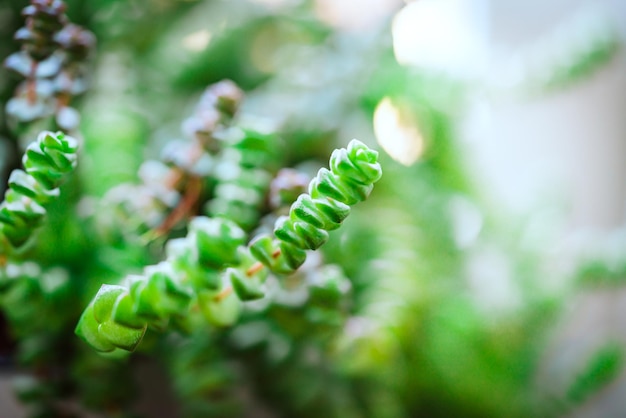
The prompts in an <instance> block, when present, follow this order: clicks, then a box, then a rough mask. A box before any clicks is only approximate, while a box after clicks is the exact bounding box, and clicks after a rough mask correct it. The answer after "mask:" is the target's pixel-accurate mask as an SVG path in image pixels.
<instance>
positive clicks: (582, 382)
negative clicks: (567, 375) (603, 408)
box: [566, 344, 624, 404]
mask: <svg viewBox="0 0 626 418" xmlns="http://www.w3.org/2000/svg"><path fill="white" fill-rule="evenodd" d="M623 358H624V353H623V349H622V347H621V346H620V345H619V344H609V345H607V346H605V347H603V348H602V349H600V350H598V351H597V352H596V353H595V354H594V355H593V357H592V358H591V359H590V360H589V362H588V363H587V365H586V366H585V368H584V369H583V370H581V372H580V373H579V374H578V376H576V379H575V381H574V382H573V383H572V385H571V386H570V387H569V389H568V391H567V394H566V398H567V400H568V401H570V402H572V403H574V404H580V403H582V402H584V401H585V400H586V399H587V398H588V397H590V396H591V395H593V394H594V393H596V392H597V391H598V390H599V389H601V388H602V387H604V386H605V385H607V384H609V383H610V382H611V381H613V380H614V379H615V378H616V377H617V375H618V374H619V373H620V372H621V369H622V364H623Z"/></svg>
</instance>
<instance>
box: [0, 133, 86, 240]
mask: <svg viewBox="0 0 626 418" xmlns="http://www.w3.org/2000/svg"><path fill="white" fill-rule="evenodd" d="M77 149H78V142H77V141H76V140H75V139H74V138H72V137H70V136H67V135H64V134H63V133H61V132H57V133H56V134H55V133H52V132H42V133H41V134H39V137H38V138H37V140H36V141H35V142H33V143H32V144H30V145H29V146H28V148H27V149H26V152H25V154H24V157H23V159H22V163H23V164H24V170H25V171H23V170H19V169H17V170H14V171H13V172H12V173H11V176H10V177H9V189H8V190H7V192H6V193H5V196H4V201H3V202H2V204H0V244H1V243H2V242H8V244H10V245H11V246H12V247H14V248H18V247H20V246H22V245H24V244H25V243H26V241H28V239H29V238H30V237H31V235H32V233H33V230H34V229H35V228H37V227H38V226H39V225H40V224H41V222H42V220H43V218H44V216H45V215H46V210H45V209H44V205H46V204H47V203H49V202H50V201H51V200H52V199H54V198H56V197H58V196H59V186H61V184H62V183H63V182H64V180H65V178H66V176H67V175H68V174H69V173H71V172H72V171H73V170H74V168H75V167H76V151H77ZM0 248H1V246H0Z"/></svg>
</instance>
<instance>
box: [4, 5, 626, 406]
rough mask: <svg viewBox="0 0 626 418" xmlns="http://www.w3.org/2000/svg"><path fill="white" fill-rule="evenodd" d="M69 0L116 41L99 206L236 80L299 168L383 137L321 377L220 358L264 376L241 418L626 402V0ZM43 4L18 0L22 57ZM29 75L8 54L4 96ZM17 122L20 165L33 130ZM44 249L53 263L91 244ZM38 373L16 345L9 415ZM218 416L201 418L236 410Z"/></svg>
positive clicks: (90, 181) (101, 76) (147, 388)
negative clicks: (30, 14)
mask: <svg viewBox="0 0 626 418" xmlns="http://www.w3.org/2000/svg"><path fill="white" fill-rule="evenodd" d="M67 4H68V16H70V18H71V19H72V20H73V21H74V22H76V23H79V24H81V25H84V26H86V27H87V28H89V29H90V30H92V31H93V32H94V33H95V35H96V37H97V39H98V48H97V54H96V56H95V57H94V64H93V72H92V74H91V77H90V78H91V89H90V91H89V92H88V93H87V94H85V95H84V96H83V97H82V98H81V99H80V101H79V102H78V103H77V105H76V107H77V108H78V109H79V110H80V112H81V114H82V123H81V132H82V135H83V137H84V149H83V154H84V155H83V156H82V159H81V168H80V170H81V171H80V175H81V187H82V189H81V190H82V193H83V194H84V197H83V198H82V199H81V200H80V202H79V203H78V204H79V207H80V208H83V209H84V208H89V207H91V206H90V205H92V204H93V202H97V201H100V200H102V199H103V197H104V196H105V195H106V192H107V191H108V190H109V189H111V188H112V187H114V186H115V185H117V184H119V183H122V182H136V181H137V170H138V168H139V166H140V164H141V162H142V161H143V160H144V159H146V158H154V157H155V156H157V155H158V153H159V150H160V149H161V148H163V146H164V145H166V144H167V143H168V141H170V140H171V139H172V138H177V137H179V136H180V135H181V133H180V126H179V125H180V121H181V120H183V119H184V117H185V115H187V114H189V113H190V111H191V110H192V109H193V105H194V103H195V102H196V101H197V99H198V97H199V96H200V94H201V92H202V90H203V89H204V88H205V87H206V86H207V85H209V84H211V83H215V82H217V81H219V80H222V79H231V80H233V81H235V82H236V83H237V84H238V85H240V86H241V87H242V88H243V89H244V90H246V94H247V96H246V100H245V101H244V105H243V109H242V113H243V114H245V115H254V116H249V118H250V119H251V121H252V122H253V123H256V124H258V123H263V124H266V125H268V126H271V127H273V129H276V130H277V132H279V133H280V135H281V136H282V137H283V138H284V141H285V146H284V153H285V155H287V159H288V161H289V164H290V165H293V166H295V165H300V166H307V164H309V165H310V164H316V165H317V166H319V165H322V164H325V160H326V159H327V156H328V155H329V153H330V152H331V151H332V150H333V149H334V148H336V147H341V146H344V145H345V144H347V142H348V141H349V140H350V139H352V138H358V139H360V140H361V141H363V142H365V143H366V144H368V145H369V146H371V147H373V148H376V149H378V150H380V153H381V161H382V166H383V170H384V176H383V179H382V180H381V182H380V183H379V184H378V185H377V187H376V188H375V190H374V193H373V194H372V196H371V198H370V200H368V201H367V202H366V203H364V204H362V205H361V206H359V207H358V209H357V210H355V211H354V213H353V215H352V216H351V217H350V219H349V221H347V222H346V225H345V227H344V228H342V230H341V231H338V232H337V233H336V234H334V235H333V237H332V240H331V242H329V244H328V245H327V247H325V248H324V254H325V257H326V259H327V260H328V261H329V262H333V263H336V264H338V265H340V266H341V267H342V268H343V270H344V271H345V272H346V274H347V276H348V277H349V278H350V280H351V282H352V287H353V293H352V300H351V308H350V310H349V313H348V314H347V316H346V318H344V319H345V322H344V324H343V325H342V327H341V328H340V329H338V330H336V331H335V334H334V337H333V341H334V343H333V345H332V349H331V348H327V349H326V351H322V354H319V353H318V354H319V355H322V356H323V359H324V361H323V364H324V367H323V369H324V371H323V372H312V371H311V370H312V369H311V364H308V363H307V364H308V366H306V364H305V366H306V367H305V366H303V363H302V361H300V360H299V361H295V362H291V363H280V362H279V361H278V360H275V359H274V360H271V359H270V360H267V359H266V358H265V357H263V359H264V360H260V359H259V358H256V357H255V358H253V360H251V359H250V358H249V356H248V354H245V353H244V354H245V355H244V354H241V353H239V352H237V353H235V354H232V355H231V354H223V353H222V354H221V355H224V356H226V357H227V358H228V364H229V365H231V364H232V363H237V367H235V369H236V370H238V371H239V370H240V369H241V368H243V369H245V368H246V367H252V368H254V367H259V368H260V369H262V372H259V373H257V374H255V378H254V379H255V380H254V382H255V383H249V380H250V379H251V378H249V380H248V383H247V384H245V385H242V384H240V383H241V382H242V381H243V382H247V380H245V379H241V380H236V379H235V380H236V382H238V383H237V384H238V385H239V386H238V387H239V389H238V390H236V391H235V393H236V396H235V397H236V398H238V399H239V400H240V403H241V404H243V405H244V406H243V412H241V411H240V412H239V413H240V415H241V416H259V417H265V416H267V417H273V416H294V417H295V416H298V417H299V416H302V417H306V416H355V417H357V416H375V417H378V416H380V417H409V416H410V417H418V416H419V417H421V416H424V417H450V416H458V417H504V416H506V417H515V416H520V417H521V416H568V417H622V416H624V414H625V412H624V411H626V396H624V395H626V374H625V371H624V367H623V358H624V350H625V349H626V345H625V344H626V325H624V322H623V321H622V318H623V317H624V314H626V288H625V287H624V283H626V281H625V279H626V228H625V220H626V54H625V53H624V48H623V43H624V39H625V37H626V3H625V2H623V1H620V0H550V1H548V2H546V1H540V0H528V1H525V2H518V1H513V0H499V1H496V0H415V1H406V2H404V1H401V0H341V1H338V0H186V1H182V0H180V1H173V0H141V1H140V0H126V1H117V0H90V1H89V2H86V1H80V0H67ZM25 5H26V2H25V1H17V0H0V56H1V57H2V58H3V59H4V57H6V56H8V55H9V54H10V53H11V52H13V51H14V50H16V49H17V48H18V45H17V44H16V43H15V42H14V41H12V36H13V33H14V32H15V30H16V29H18V28H19V27H20V26H21V25H22V24H23V22H22V18H21V17H20V15H19V12H20V10H21V8H23V7H24V6H25ZM16 83H17V79H15V78H14V77H11V76H10V75H9V74H8V72H6V71H4V70H3V72H2V73H1V76H0V102H2V103H6V101H7V100H8V99H9V98H10V97H11V95H12V94H13V90H14V88H15V85H16ZM252 122H251V123H252ZM2 126H3V131H1V132H0V133H1V134H2V136H3V140H2V141H0V156H2V158H0V172H2V173H3V176H4V174H6V171H7V170H8V168H9V167H11V166H12V164H13V163H12V162H11V161H12V159H13V160H14V157H13V156H14V155H16V154H17V152H16V149H17V146H16V145H15V143H14V141H11V137H10V135H9V134H8V128H7V123H6V121H5V120H3V121H2ZM3 178H4V177H3ZM84 210H85V211H86V212H87V213H90V210H89V209H84ZM44 236H45V235H44ZM78 242H81V241H80V240H78ZM49 246H50V245H49ZM93 247H94V248H95V245H94V246H93ZM38 251H39V252H38V255H39V258H40V259H41V260H43V261H42V263H43V264H44V265H50V266H54V265H55V264H56V263H65V264H66V265H73V264H76V263H80V261H77V260H80V259H81V257H83V260H84V259H85V258H84V256H85V253H84V251H86V250H84V249H76V248H63V249H58V248H56V249H54V248H46V246H45V245H43V248H42V249H39V250H38ZM60 251H63V253H62V254H61V253H60ZM81 251H83V252H81ZM94 252H95V250H94ZM107 254H108V255H110V254H109V253H107ZM92 256H93V255H90V257H92ZM94 257H95V256H94ZM99 257H100V258H98V259H99V260H100V262H103V263H114V262H119V258H115V255H112V256H111V257H113V258H110V259H104V258H106V257H105V256H104V255H102V254H101V255H100V256H99ZM103 257H104V258H103ZM134 262H136V259H135V260H134V261H129V262H128V261H127V262H126V263H127V264H124V263H122V264H121V266H120V267H119V268H116V269H113V270H120V271H123V270H124V269H125V268H126V267H128V268H130V267H129V266H132V263H134ZM99 280H104V279H99ZM90 296H91V295H89V297H90ZM87 300H88V299H87ZM242 329H243V328H242ZM245 333H246V331H245V329H243V330H241V331H239V334H237V335H240V336H241V335H245ZM292 337H293V336H292ZM198 338H200V339H201V337H198ZM293 338H294V340H293V341H292V343H293V344H294V345H297V344H299V343H300V342H301V341H300V339H301V340H302V341H304V340H305V338H304V337H298V336H296V337H293ZM190 349H191V350H192V349H193V347H191V348H190ZM233 350H234V351H236V350H235V349H233ZM157 351H158V350H157ZM192 351H193V350H192ZM144 355H145V354H144ZM181 355H182V354H181ZM190 355H191V354H190ZM145 356H146V357H150V356H153V355H152V354H150V355H145ZM167 356H168V355H167V354H164V353H163V352H160V353H159V354H158V355H154V356H153V357H156V358H157V359H158V360H157V361H156V362H157V363H159V364H167V363H168V360H167V359H164V358H165V357H167ZM247 356H248V357H247ZM270 357H271V356H270ZM7 358H9V359H10V358H11V355H10V353H9V354H8V355H7ZM206 361H207V362H211V361H213V360H212V357H208V359H207V360H206ZM246 361H247V362H248V363H246ZM264 361H269V362H270V364H274V366H272V367H277V368H272V367H269V366H259V364H260V363H262V362H264ZM272 361H274V363H272ZM279 363H280V367H279V366H275V364H279ZM305 363H306V362H305ZM263 364H265V363H263ZM312 364H317V363H312ZM135 366H136V367H135V368H134V370H135V371H134V372H133V373H134V377H135V379H136V380H137V381H138V382H139V387H140V388H141V389H142V390H140V391H139V392H137V393H138V395H136V396H135V400H137V402H135V406H134V407H133V408H135V409H133V410H134V411H138V413H143V414H144V415H145V416H154V417H160V416H172V417H175V416H179V415H178V414H179V413H180V407H175V406H172V405H175V404H177V402H179V401H180V399H179V398H177V396H176V395H172V394H171V393H172V392H176V391H175V389H174V390H172V389H171V388H168V384H165V389H163V388H162V387H160V386H159V384H155V383H154V382H163V381H164V382H166V383H167V382H168V379H170V378H171V377H170V375H168V374H167V373H165V372H163V371H162V370H160V369H159V367H160V366H159V367H157V369H158V370H157V372H155V371H154V367H152V366H154V365H153V364H151V363H150V362H149V361H147V360H145V359H144V362H143V363H142V362H141V360H140V361H139V364H138V365H137V364H136V365H135ZM174 369H175V371H174V372H170V373H173V374H174V375H176V374H177V373H178V374H179V375H181V376H182V374H183V373H182V372H180V370H179V369H180V367H179V369H176V368H174ZM159 370H160V371H159ZM176 370H178V371H176ZM228 370H230V369H228ZM313 370H315V369H313ZM21 372H22V370H21V369H20V368H19V367H18V366H16V365H15V364H14V362H12V361H8V362H7V366H6V367H5V371H4V372H3V374H2V375H0V381H1V382H2V386H1V387H2V392H0V415H1V416H3V417H21V416H25V415H24V412H23V411H22V409H21V407H20V406H19V403H18V401H16V400H15V399H14V396H13V394H12V392H11V391H12V389H11V384H10V383H9V380H10V379H9V378H10V377H13V376H14V375H16V374H20V373H21ZM154 373H156V375H155V374H154ZM264 373H265V374H264ZM320 375H323V376H320ZM237 376H240V375H239V374H238V375H237ZM172 379H174V380H175V381H176V378H175V377H173V378H172ZM85 384H88V383H85ZM173 385H174V386H176V385H177V383H173ZM264 385H266V386H267V387H270V388H271V389H268V390H261V389H260V388H263V387H264ZM240 398H244V399H246V401H245V402H244V401H241V399H240ZM251 399H252V400H251ZM183 403H184V401H183ZM183 409H184V408H183ZM165 411H167V412H165ZM198 411H203V412H197V413H196V415H194V413H193V412H186V415H184V416H237V415H236V414H234V413H233V415H228V414H224V413H223V412H215V411H213V412H207V410H202V409H198ZM220 414H222V415H220ZM316 414H317V415H316ZM320 414H321V415H320ZM97 416H99V415H97ZM103 416H108V415H103Z"/></svg>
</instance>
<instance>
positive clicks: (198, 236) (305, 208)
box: [76, 140, 381, 352]
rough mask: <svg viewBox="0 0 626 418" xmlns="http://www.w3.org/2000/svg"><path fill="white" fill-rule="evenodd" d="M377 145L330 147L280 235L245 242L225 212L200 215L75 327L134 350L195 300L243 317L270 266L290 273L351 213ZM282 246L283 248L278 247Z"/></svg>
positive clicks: (211, 311)
mask: <svg viewBox="0 0 626 418" xmlns="http://www.w3.org/2000/svg"><path fill="white" fill-rule="evenodd" d="M377 159H378V153H377V152H376V151H373V150H370V149H369V148H367V146H365V145H364V144H362V143H361V142H359V141H356V140H353V141H352V142H350V144H349V145H348V148H347V149H340V150H336V151H335V152H333V154H332V156H331V159H330V170H327V169H321V170H320V171H319V173H318V175H317V177H316V178H315V179H313V180H312V181H311V183H310V184H309V195H306V194H305V195H302V196H300V197H299V198H298V200H297V201H296V202H295V203H294V204H293V205H292V206H291V210H290V214H289V217H288V218H286V219H283V220H279V221H278V222H277V225H276V229H275V234H276V237H277V238H276V239H272V238H271V237H269V236H263V237H261V238H259V239H257V240H255V241H254V242H253V243H252V244H251V245H249V246H248V247H244V244H245V239H246V234H245V232H244V231H243V230H242V229H241V228H240V227H239V226H238V225H237V224H236V223H235V222H233V221H231V220H229V219H225V218H208V217H197V218H195V219H194V220H192V222H191V223H190V226H189V232H188V234H187V236H186V237H184V238H178V239H174V240H171V241H170V242H168V245H167V247H166V255H167V258H166V260H165V261H163V262H161V263H159V264H157V265H154V266H149V267H147V268H146V269H144V272H143V274H141V275H137V276H129V277H127V278H126V281H125V283H124V284H122V285H103V286H102V287H101V289H100V291H99V292H98V293H97V294H96V296H95V297H94V299H93V301H92V302H91V303H90V305H89V306H88V307H87V308H86V309H85V311H84V312H83V315H82V316H81V318H80V321H79V323H78V325H77V327H76V333H77V334H78V335H79V336H80V337H82V338H83V339H84V340H85V341H86V342H87V343H89V344H90V345H91V346H92V347H93V348H95V349H96V350H98V351H102V352H111V351H114V350H116V349H122V350H127V351H132V350H134V349H135V347H136V346H137V344H139V342H140V341H141V339H142V337H143V335H144V333H145V331H146V329H147V327H148V326H150V327H153V328H156V329H164V328H165V327H167V326H168V324H169V323H170V322H174V323H176V324H178V325H179V327H180V325H181V324H182V325H183V328H184V324H185V319H186V318H188V316H189V313H190V310H191V309H192V306H194V305H195V306H198V308H199V310H200V311H201V312H202V313H203V314H204V316H205V318H206V319H207V320H208V321H209V322H211V323H213V324H215V325H218V326H227V325H232V324H233V323H234V322H235V321H236V320H237V318H238V315H239V311H240V300H244V301H245V300H251V299H258V298H260V297H263V296H264V294H265V293H264V289H263V287H262V286H263V284H264V282H265V279H266V278H267V276H268V271H267V270H268V269H269V270H272V271H273V272H275V273H289V272H293V271H294V270H295V269H297V268H298V267H299V266H300V265H301V264H302V263H303V262H304V259H305V258H306V253H305V250H306V249H317V248H319V247H320V246H321V245H322V244H323V243H324V242H325V241H326V239H327V238H328V233H327V231H330V230H332V229H336V228H338V227H339V225H340V223H341V222H342V221H343V220H344V219H345V218H346V216H347V215H348V213H349V208H350V207H349V205H353V204H355V203H357V202H359V201H362V200H365V199H366V198H367V196H368V195H369V193H370V192H371V190H372V187H373V183H374V182H376V181H377V180H378V179H379V178H380V176H381V168H380V165H379V164H378V162H377ZM277 249H278V250H279V251H277Z"/></svg>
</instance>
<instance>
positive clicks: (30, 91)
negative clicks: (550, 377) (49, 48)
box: [26, 60, 39, 104]
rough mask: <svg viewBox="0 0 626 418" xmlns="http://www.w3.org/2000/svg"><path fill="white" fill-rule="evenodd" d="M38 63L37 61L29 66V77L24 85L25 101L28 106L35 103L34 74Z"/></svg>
mask: <svg viewBox="0 0 626 418" xmlns="http://www.w3.org/2000/svg"><path fill="white" fill-rule="evenodd" d="M38 65H39V63H38V62H37V61H34V60H33V62H32V64H31V66H30V77H29V78H28V81H27V85H26V99H27V100H28V103H29V104H34V103H35V102H36V101H37V88H36V87H37V85H36V82H35V73H36V72H37V66H38Z"/></svg>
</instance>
